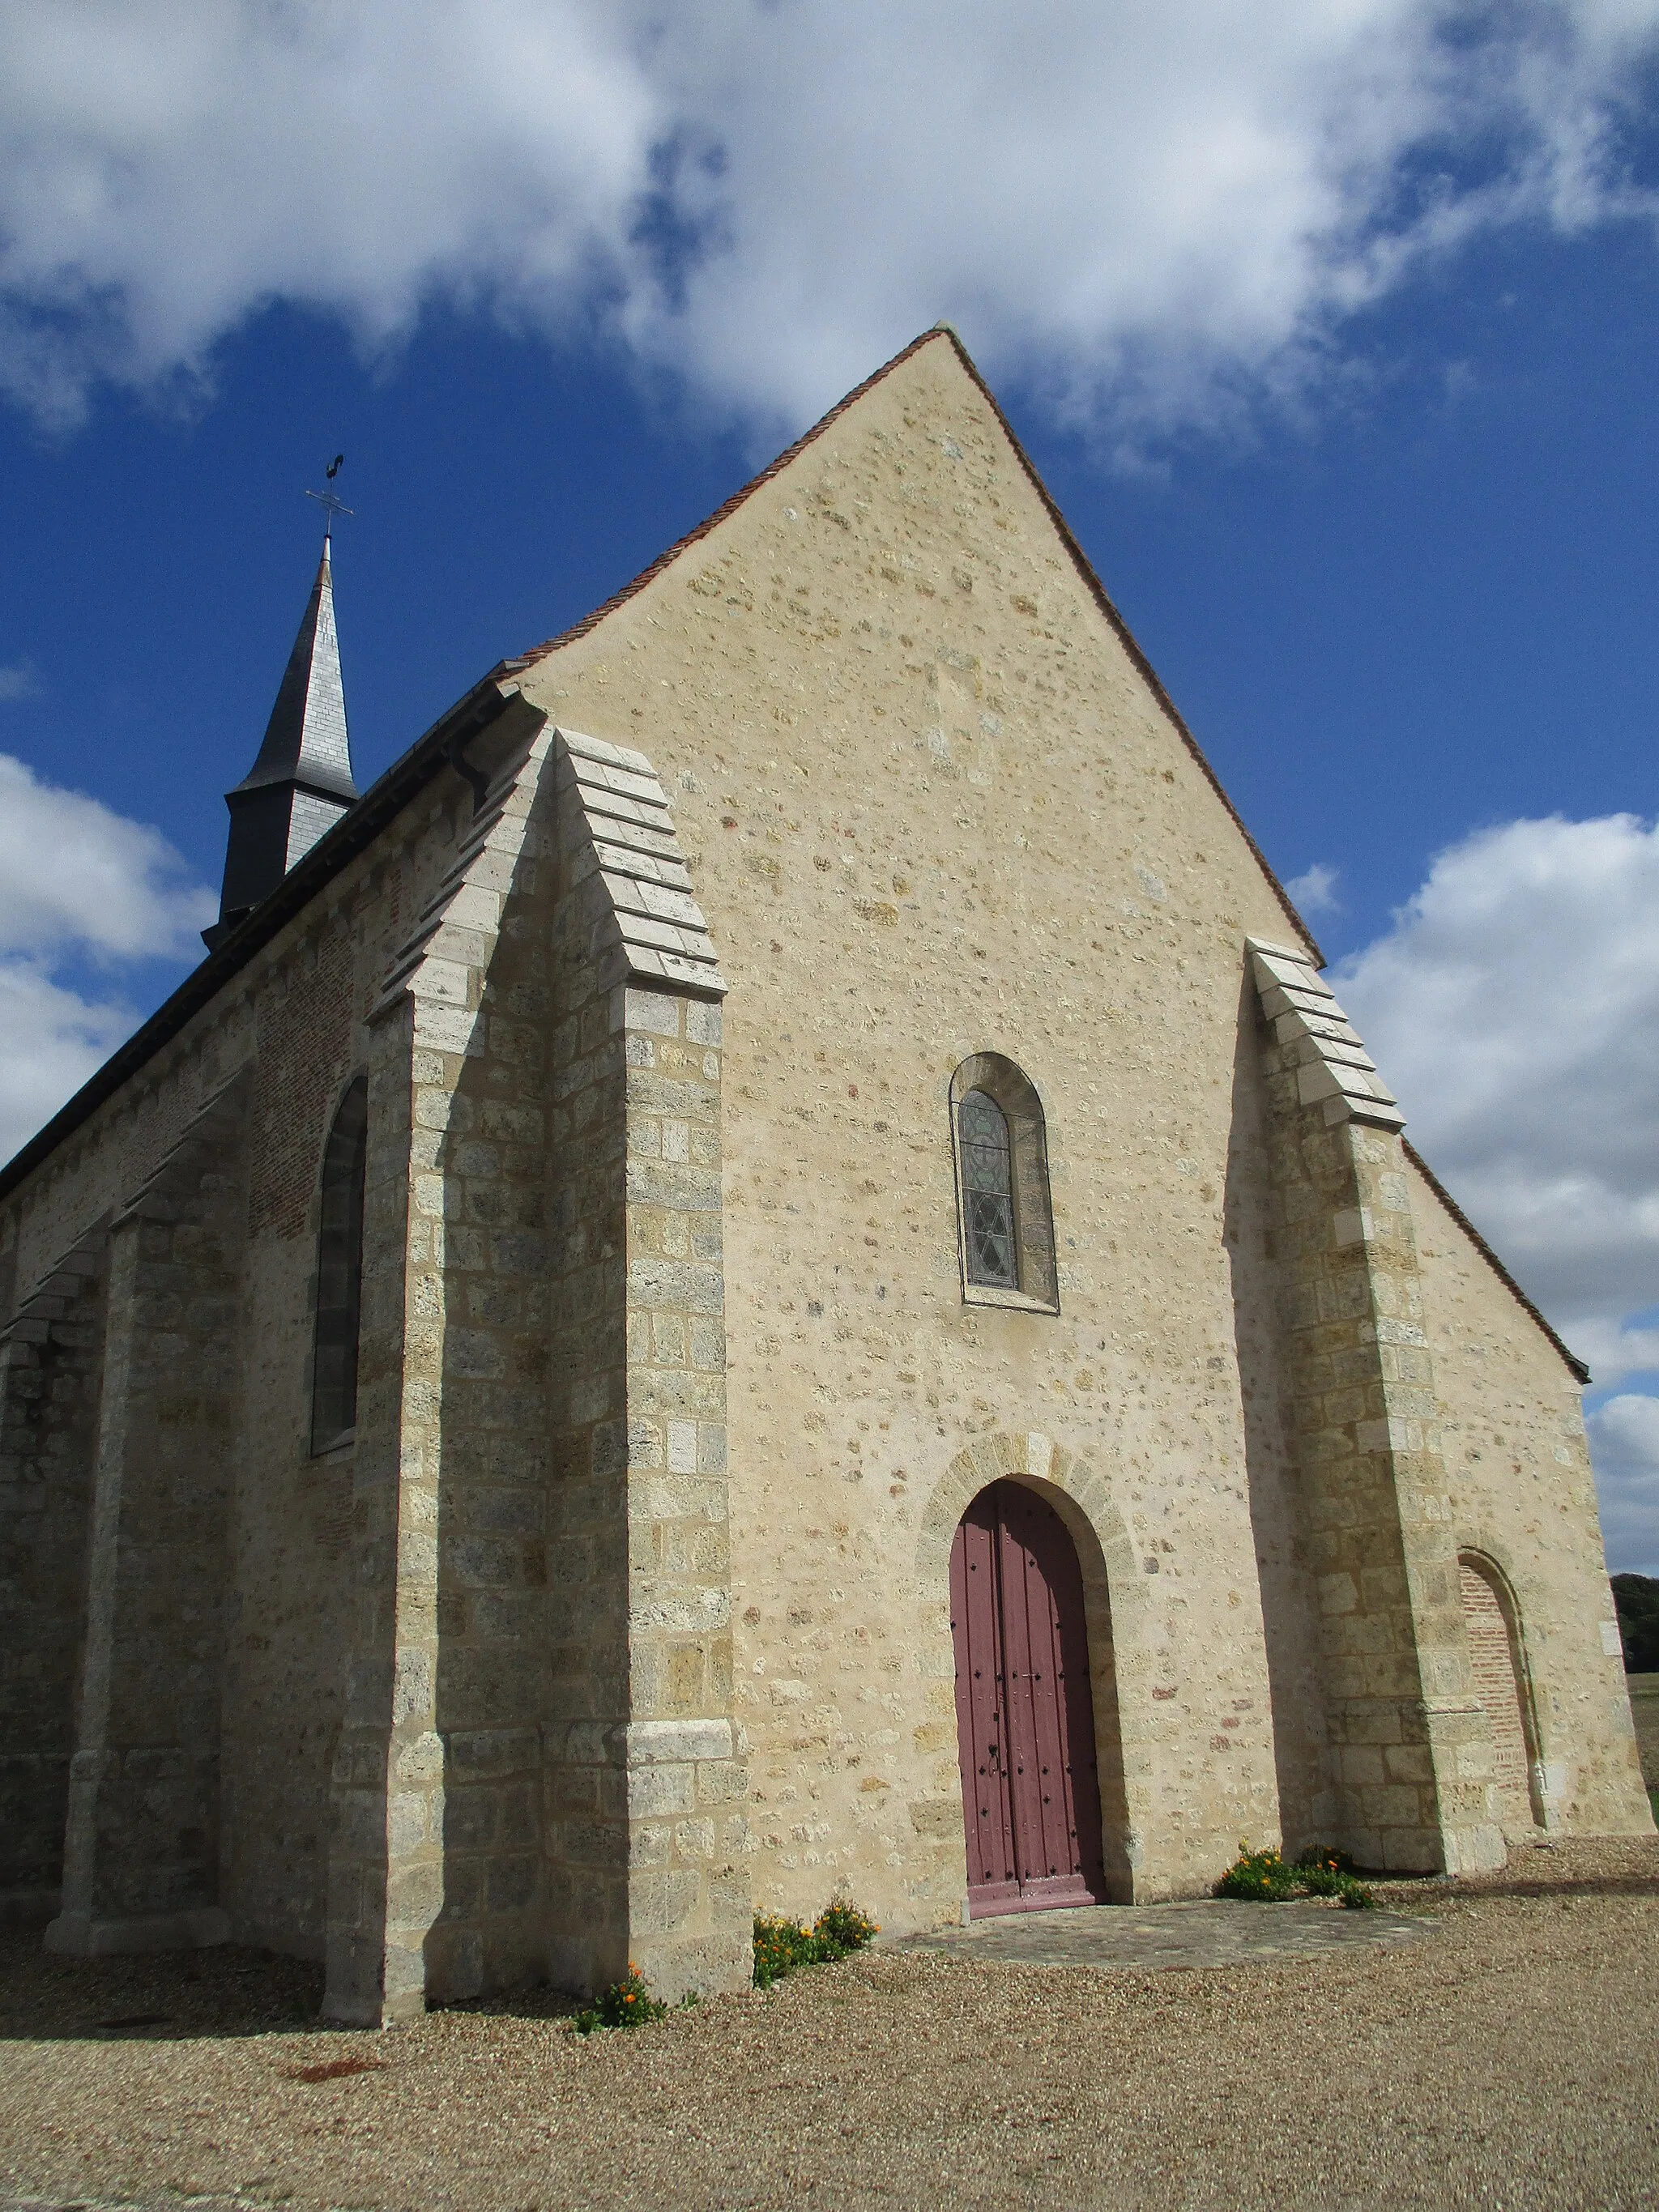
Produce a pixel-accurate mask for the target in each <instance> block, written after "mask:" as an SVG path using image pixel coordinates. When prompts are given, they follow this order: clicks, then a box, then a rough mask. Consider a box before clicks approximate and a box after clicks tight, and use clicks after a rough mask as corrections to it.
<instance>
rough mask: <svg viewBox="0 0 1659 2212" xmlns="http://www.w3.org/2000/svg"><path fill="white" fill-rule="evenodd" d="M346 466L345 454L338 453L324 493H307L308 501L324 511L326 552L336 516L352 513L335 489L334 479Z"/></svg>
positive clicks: (331, 463) (329, 470)
mask: <svg viewBox="0 0 1659 2212" xmlns="http://www.w3.org/2000/svg"><path fill="white" fill-rule="evenodd" d="M344 466H345V455H344V454H343V453H336V455H335V456H334V459H332V460H331V462H330V463H329V465H328V470H327V488H326V489H325V490H323V491H310V490H307V493H306V497H307V499H314V500H315V501H316V502H317V504H318V506H319V507H321V508H322V510H323V546H324V550H327V547H328V541H329V539H330V538H331V537H332V536H333V535H334V518H335V516H336V515H337V514H349V513H351V509H350V508H349V507H348V506H347V505H346V503H345V501H343V499H342V498H341V497H340V495H339V493H338V492H337V491H336V490H335V489H334V479H335V477H337V476H338V475H339V473H340V471H341V470H342V469H343V467H344Z"/></svg>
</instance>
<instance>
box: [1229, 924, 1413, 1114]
mask: <svg viewBox="0 0 1659 2212" xmlns="http://www.w3.org/2000/svg"><path fill="white" fill-rule="evenodd" d="M1244 949H1245V951H1247V952H1248V953H1249V959H1250V968H1251V971H1252V973H1253V975H1254V976H1255V987H1256V990H1257V992H1258V993H1259V994H1260V995H1261V1011H1262V1012H1263V1013H1264V1014H1265V1015H1266V1016H1267V1019H1268V1020H1269V1021H1270V1022H1271V1023H1272V1024H1273V1035H1274V1036H1275V1037H1276V1038H1277V1039H1278V1041H1279V1043H1280V1044H1281V1045H1282V1046H1284V1047H1285V1049H1286V1051H1287V1052H1288V1053H1289V1054H1290V1058H1291V1064H1292V1065H1293V1066H1294V1067H1295V1069H1296V1087H1297V1096H1298V1097H1299V1098H1300V1099H1301V1101H1302V1103H1303V1104H1304V1106H1316V1105H1320V1104H1322V1105H1323V1107H1324V1113H1325V1119H1326V1121H1328V1122H1336V1121H1369V1122H1371V1123H1373V1124H1374V1125H1375V1126H1376V1127H1378V1128H1382V1129H1403V1128H1404V1127H1405V1126H1406V1117H1405V1115H1403V1114H1402V1113H1401V1110H1400V1103H1399V1101H1398V1100H1397V1099H1396V1098H1395V1095H1394V1093H1393V1091H1390V1090H1389V1087H1388V1085H1387V1084H1386V1083H1384V1082H1383V1079H1382V1077H1381V1076H1380V1075H1379V1074H1378V1073H1377V1072H1376V1061H1375V1060H1373V1059H1372V1058H1371V1057H1370V1054H1369V1053H1368V1052H1367V1051H1366V1049H1365V1046H1364V1039H1363V1038H1362V1037H1361V1036H1360V1035H1359V1032H1358V1030H1356V1029H1355V1028H1354V1026H1353V1024H1352V1023H1351V1022H1350V1021H1349V1019H1348V1018H1347V1016H1346V1014H1345V1013H1344V1012H1343V1011H1342V1009H1341V1007H1340V1006H1339V1005H1338V1004H1337V1000H1336V994H1335V992H1334V991H1333V990H1332V988H1331V987H1330V985H1329V984H1328V982H1326V981H1325V980H1324V978H1323V977H1322V975H1320V974H1319V973H1318V972H1317V970H1316V969H1315V967H1314V964H1313V962H1312V961H1311V959H1310V957H1309V956H1308V955H1307V953H1305V952H1300V951H1294V950H1293V949H1292V948H1291V947H1290V946H1289V945H1270V944H1267V942H1265V941H1264V940H1263V939H1261V938H1259V937H1247V938H1246V939H1245V940H1244Z"/></svg>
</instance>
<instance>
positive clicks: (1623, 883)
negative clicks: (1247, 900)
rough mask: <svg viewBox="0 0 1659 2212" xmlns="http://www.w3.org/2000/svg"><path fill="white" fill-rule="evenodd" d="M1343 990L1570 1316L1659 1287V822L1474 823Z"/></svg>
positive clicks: (1608, 1316) (1534, 1283)
mask: <svg viewBox="0 0 1659 2212" xmlns="http://www.w3.org/2000/svg"><path fill="white" fill-rule="evenodd" d="M1336 987H1337V989H1338V991H1339V993H1340V994H1341V996H1342V998H1343V1000H1344V1001H1345V1003H1346V1005H1347V1006H1348V1007H1349V1010H1350V1012H1352V1015H1353V1017H1354V1018H1355V1021H1356V1022H1357V1024H1358V1027H1359V1029H1360V1031H1361V1034H1362V1035H1363V1036H1364V1038H1365V1041H1366V1043H1367V1044H1368V1045H1369V1046H1370V1049H1371V1051H1372V1053H1373V1054H1374V1055H1375V1056H1376V1060H1377V1064H1378V1065H1379V1066H1381V1068H1382V1069H1383V1073H1384V1075H1385V1076H1386V1077H1387V1079H1388V1080H1389V1084H1390V1085H1392V1086H1393V1088H1394V1089H1395V1091H1396V1092H1397V1093H1398V1094H1399V1097H1400V1100H1401V1104H1402V1105H1403V1106H1404V1107H1405V1109H1406V1111H1407V1115H1408V1116H1410V1118H1411V1121H1412V1127H1413V1134H1414V1136H1415V1137H1416V1139H1417V1140H1418V1142H1419V1144H1420V1145H1421V1146H1422V1148H1423V1150H1424V1152H1425V1153H1426V1154H1427V1155H1428V1157H1429V1158H1431V1160H1432V1161H1433V1162H1434V1164H1435V1165H1436V1167H1437V1169H1438V1170H1440V1171H1441V1172H1442V1173H1443V1174H1444V1175H1445V1176H1446V1177H1447V1179H1448V1181H1449V1182H1451V1183H1452V1184H1453V1186H1454V1187H1455V1190H1456V1192H1457V1194H1458V1196H1459V1198H1460V1200H1462V1202H1463V1204H1464V1205H1465V1206H1467V1207H1468V1211H1469V1212H1470V1213H1471V1214H1473V1216H1474V1218H1475V1219H1476V1220H1477V1221H1478V1222H1479V1223H1480V1226H1481V1228H1482V1229H1483V1230H1484V1231H1486V1233H1487V1234H1488V1235H1489V1236H1490V1237H1491V1238H1492V1242H1493V1243H1494V1244H1495V1245H1496V1246H1497V1248H1498V1250H1499V1251H1500V1252H1502V1254H1503V1255H1504V1258H1505V1259H1506V1260H1507V1261H1509V1262H1510V1266H1511V1267H1514V1268H1515V1270H1516V1273H1518V1274H1519V1275H1520V1276H1521V1278H1522V1280H1523V1281H1524V1282H1525V1283H1526V1285H1527V1286H1528V1289H1529V1290H1530V1291H1532V1292H1533V1294H1534V1296H1535V1297H1537V1299H1538V1301H1539V1303H1540V1304H1541V1305H1542V1306H1543V1307H1544V1308H1545V1310H1546V1311H1547V1312H1548V1313H1549V1315H1550V1316H1551V1318H1552V1319H1553V1321H1555V1322H1556V1323H1557V1325H1558V1326H1559V1327H1560V1328H1562V1329H1563V1331H1564V1333H1565V1334H1569V1336H1570V1335H1571V1332H1572V1331H1573V1330H1574V1329H1575V1328H1578V1327H1579V1326H1580V1325H1581V1324H1583V1323H1584V1322H1595V1323H1596V1324H1598V1325H1600V1326H1601V1327H1602V1328H1604V1329H1606V1328H1613V1329H1614V1330H1615V1331H1616V1330H1617V1328H1618V1327H1619V1325H1620V1323H1621V1322H1622V1321H1623V1319H1624V1318H1625V1317H1626V1316H1630V1315H1632V1314H1636V1313H1639V1312H1643V1311H1644V1310H1646V1309H1648V1308H1650V1307H1652V1306H1656V1305H1659V827H1650V826H1649V825H1648V824H1647V823H1643V822H1641V821H1638V819H1637V818H1636V817H1635V816H1633V815H1629V814H1614V815H1609V816H1607V817H1603V818H1602V819H1601V820H1598V821H1593V822H1565V821H1562V820H1560V819H1559V818H1558V819H1554V820H1551V821H1547V822H1511V823H1506V824H1505V825H1504V826H1503V827H1501V828H1498V829H1483V830H1480V831H1477V832H1476V833H1475V834H1474V836H1470V837H1468V838H1466V839H1465V840H1464V841H1463V842H1462V843H1461V844H1458V845H1455V846H1453V847H1452V848H1450V850H1449V851H1448V852H1445V853H1443V854H1440V856H1439V857H1438V859H1437V860H1436V861H1435V863H1434V865H1433V866H1432V868H1431V871H1430V873H1429V878H1428V880H1427V882H1426V883H1425V884H1424V885H1423V886H1422V888H1421V890H1419V891H1418V892H1417V893H1416V895H1415V896H1413V898H1412V900H1411V901H1410V902H1409V903H1408V904H1407V906H1406V907H1404V908H1401V911H1400V913H1399V914H1398V915H1396V917H1395V927H1394V928H1393V929H1392V930H1391V931H1390V932H1389V934H1388V935H1387V936H1385V937H1383V938H1381V939H1378V940H1377V942H1376V944H1374V945H1370V946H1369V947H1368V948H1367V949H1366V950H1365V951H1364V952H1361V953H1359V954H1358V955H1356V956H1354V957H1352V958H1351V959H1349V960H1347V961H1345V962H1344V963H1342V965H1341V967H1340V969H1339V971H1338V981H1337V986H1336ZM1607 1379H1609V1380H1610V1379H1611V1378H1610V1377H1609V1378H1607Z"/></svg>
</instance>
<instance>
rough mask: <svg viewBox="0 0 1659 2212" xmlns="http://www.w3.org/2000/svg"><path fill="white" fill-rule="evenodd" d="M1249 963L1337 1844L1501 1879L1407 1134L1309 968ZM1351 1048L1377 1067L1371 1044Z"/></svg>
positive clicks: (1364, 1855)
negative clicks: (1269, 1032) (1346, 1069)
mask: <svg viewBox="0 0 1659 2212" xmlns="http://www.w3.org/2000/svg"><path fill="white" fill-rule="evenodd" d="M1251 964H1252V967H1253V969H1255V975H1256V980H1257V983H1258V987H1259V988H1260V990H1261V1002H1262V1008H1263V1013H1264V1018H1267V1019H1269V1020H1271V1022H1272V1024H1273V1030H1274V1033H1275V1035H1274V1041H1273V1044H1272V1045H1271V1046H1270V1047H1269V1048H1267V1051H1266V1054H1265V1068H1266V1073H1267V1086H1266V1087H1267V1097H1268V1102H1269V1109H1270V1113H1271V1116H1272V1121H1273V1140H1274V1141H1273V1181H1274V1185H1275V1193H1276V1200H1277V1207H1276V1212H1277V1220H1276V1224H1275V1227H1274V1231H1273V1236H1274V1248H1275V1255H1276V1259H1277V1262H1278V1266H1279V1272H1280V1298H1281V1312H1282V1316H1283V1323H1284V1327H1285V1333H1286V1338H1287V1342H1288V1346H1289V1362H1288V1369H1289V1389H1290V1397H1291V1419H1292V1425H1293V1429H1292V1432H1293V1436H1294V1448H1295V1451H1296V1456H1297V1472H1298V1484H1297V1492H1298V1498H1297V1503H1298V1507H1299V1512H1300V1516H1301V1521H1302V1526H1303V1529H1304V1536H1305V1544H1306V1557H1307V1561H1308V1583H1309V1595H1310V1598H1311V1600H1312V1609H1313V1610H1314V1612H1315V1613H1316V1618H1317V1620H1318V1622H1319V1628H1320V1635H1321V1642H1322V1650H1323V1664H1322V1669H1321V1674H1322V1691H1323V1698H1324V1705H1325V1714H1326V1728H1327V1734H1328V1744H1329V1752H1328V1773H1329V1778H1330V1782H1331V1784H1332V1788H1333V1794H1334V1831H1335V1832H1334V1836H1333V1837H1332V1838H1330V1839H1331V1840H1333V1841H1334V1842H1335V1843H1337V1844H1339V1845H1340V1846H1341V1847H1342V1848H1343V1849H1346V1850H1348V1851H1350V1852H1352V1855H1353V1857H1355V1858H1356V1859H1358V1861H1359V1862H1360V1863H1361V1864H1362V1865H1364V1866H1375V1867H1402V1868H1424V1869H1439V1868H1442V1867H1443V1868H1444V1869H1446V1870H1447V1871H1449V1872H1451V1873H1457V1872H1461V1871H1464V1870H1467V1869H1470V1868H1473V1867H1479V1866H1488V1865H1501V1864H1502V1863H1503V1859H1504V1838H1503V1832H1502V1826H1501V1813H1500V1808H1499V1805H1498V1794H1497V1785H1496V1781H1495V1778H1494V1771H1493V1759H1492V1732H1491V1727H1490V1724H1489V1723H1488V1720H1487V1717H1486V1711H1485V1710H1484V1708H1483V1707H1482V1705H1481V1704H1480V1699H1479V1698H1478V1697H1477V1695H1476V1693H1475V1688H1474V1675H1473V1672H1472V1668H1471V1662H1470V1656H1469V1649H1468V1634H1467V1631H1466V1628H1465V1625H1464V1619H1463V1612H1462V1600H1461V1596H1460V1592H1459V1583H1458V1567H1457V1547H1456V1540H1455V1533H1454V1530H1453V1528H1452V1521H1451V1511H1450V1506H1449V1500H1448V1498H1447V1495H1446V1481H1445V1472H1444V1468H1443V1462H1442V1461H1441V1458H1440V1454H1439V1439H1438V1435H1437V1430H1436V1427H1435V1424H1434V1418H1433V1416H1434V1399H1433V1369H1432V1364H1431V1359H1430V1356H1429V1352H1428V1346H1427V1338H1426V1335H1425V1329H1424V1325H1423V1316H1422V1297H1421V1290H1420V1285H1419V1273H1418V1265H1417V1255H1416V1247H1415V1243H1414V1239H1413V1229H1412V1217H1411V1209H1410V1193H1409V1188H1408V1185H1407V1177H1406V1172H1405V1160H1404V1156H1403V1153H1402V1151H1401V1140H1400V1136H1399V1133H1398V1123H1399V1121H1400V1118H1401V1117H1400V1115H1399V1113H1398V1111H1397V1109H1395V1108H1394V1107H1393V1106H1392V1103H1391V1102H1389V1101H1388V1100H1387V1099H1386V1097H1383V1098H1381V1099H1378V1098H1376V1097H1373V1096H1372V1095H1371V1094H1372V1093H1373V1092H1374V1091H1377V1090H1379V1089H1380V1086H1379V1085H1376V1084H1375V1083H1374V1082H1373V1080H1372V1079H1371V1077H1370V1075H1358V1076H1356V1077H1355V1078H1354V1090H1355V1092H1356V1093H1357V1094H1358V1095H1348V1096H1345V1095H1344V1094H1343V1092H1342V1091H1340V1089H1339V1088H1338V1087H1337V1083H1336V1080H1335V1079H1334V1078H1333V1077H1332V1075H1331V1073H1330V1069H1329V1066H1328V1048H1329V1041H1330V1040H1331V1039H1333V1038H1336V1039H1340V1038H1342V1037H1343V1036H1344V1035H1345V1033H1346V1036H1347V1037H1349V1038H1352V1031H1351V1030H1347V1029H1346V1022H1345V1020H1344V1018H1343V1016H1342V1012H1341V1009H1340V1006H1337V1005H1336V1003H1335V1001H1334V1000H1333V999H1332V998H1331V997H1330V995H1329V993H1328V989H1327V987H1325V986H1324V985H1323V984H1322V983H1321V982H1319V981H1318V980H1317V979H1316V977H1315V976H1314V975H1313V974H1312V971H1311V969H1310V968H1309V967H1308V966H1307V963H1305V962H1304V961H1302V960H1300V959H1298V958H1297V957H1294V956H1289V957H1279V956H1278V955H1276V954H1275V953H1274V952H1273V950H1272V949H1271V948H1263V947H1261V946H1257V947H1256V948H1255V950H1254V951H1253V952H1252V956H1251ZM1319 1007H1322V1008H1323V1009H1324V1012H1322V1013H1320V1012H1316V1011H1315V1010H1316V1009H1317V1008H1319ZM1340 1049H1341V1050H1343V1051H1344V1052H1354V1053H1358V1054H1360V1056H1361V1057H1362V1058H1363V1049H1362V1048H1358V1044H1357V1041H1356V1042H1354V1044H1352V1046H1350V1045H1348V1044H1346V1043H1344V1044H1342V1045H1341V1046H1340ZM1349 1064H1350V1065H1352V1064H1353V1063H1352V1062H1351V1063H1349ZM1364 1066H1365V1067H1366V1068H1369V1066H1370V1063H1369V1062H1368V1061H1367V1062H1364ZM1343 1079H1344V1080H1346V1079H1347V1078H1346V1076H1344V1077H1343ZM1296 1815H1297V1816H1296V1820H1295V1823H1294V1825H1296V1826H1302V1825H1303V1824H1304V1822H1306V1823H1307V1825H1309V1826H1311V1825H1312V1823H1311V1821H1310V1820H1309V1818H1308V1814H1307V1812H1306V1810H1305V1809H1304V1808H1296Z"/></svg>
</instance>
